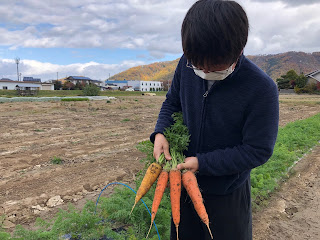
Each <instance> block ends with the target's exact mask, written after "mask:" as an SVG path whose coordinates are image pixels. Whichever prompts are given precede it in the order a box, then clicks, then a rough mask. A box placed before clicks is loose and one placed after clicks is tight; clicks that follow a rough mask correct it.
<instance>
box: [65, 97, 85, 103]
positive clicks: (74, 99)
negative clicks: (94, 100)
mask: <svg viewBox="0 0 320 240" xmlns="http://www.w3.org/2000/svg"><path fill="white" fill-rule="evenodd" d="M61 101H62V102H78V101H89V98H72V97H68V98H61Z"/></svg>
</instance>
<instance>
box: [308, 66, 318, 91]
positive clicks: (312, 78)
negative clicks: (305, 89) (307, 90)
mask: <svg viewBox="0 0 320 240" xmlns="http://www.w3.org/2000/svg"><path fill="white" fill-rule="evenodd" d="M305 76H306V77H307V84H312V83H314V84H316V85H317V88H318V89H319V90H320V70H316V71H313V72H311V73H308V74H305Z"/></svg>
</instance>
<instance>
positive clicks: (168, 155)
mask: <svg viewBox="0 0 320 240" xmlns="http://www.w3.org/2000/svg"><path fill="white" fill-rule="evenodd" d="M163 154H164V157H165V158H166V159H167V160H171V159H172V158H171V155H170V152H169V146H164V147H163Z"/></svg>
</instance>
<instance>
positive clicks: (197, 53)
mask: <svg viewBox="0 0 320 240" xmlns="http://www.w3.org/2000/svg"><path fill="white" fill-rule="evenodd" d="M248 31H249V23H248V18H247V15H246V13H245V11H244V10H243V8H242V7H241V6H240V5H239V4H238V3H236V2H235V1H223V0H199V1H197V2H196V3H194V4H193V5H192V7H191V8H190V9H189V11H188V12H187V14H186V16H185V18H184V20H183V23H182V28H181V38H182V48H183V52H184V55H185V56H186V58H187V59H188V60H189V61H191V63H192V64H193V65H194V66H197V67H203V66H204V64H210V65H221V64H230V65H231V64H232V63H234V62H235V61H236V60H237V59H238V57H239V55H240V54H241V51H242V50H243V48H244V47H245V45H246V43H247V39H248Z"/></svg>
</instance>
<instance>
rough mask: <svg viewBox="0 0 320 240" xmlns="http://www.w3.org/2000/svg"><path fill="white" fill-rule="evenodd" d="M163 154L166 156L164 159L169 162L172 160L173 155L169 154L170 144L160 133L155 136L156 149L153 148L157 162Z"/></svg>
mask: <svg viewBox="0 0 320 240" xmlns="http://www.w3.org/2000/svg"><path fill="white" fill-rule="evenodd" d="M161 153H163V154H164V157H165V158H166V159H167V160H171V155H170V152H169V143H168V141H167V139H166V137H165V136H164V135H163V134H161V133H158V134H156V136H155V139H154V147H153V156H154V157H155V159H156V160H158V158H159V156H160V155H161Z"/></svg>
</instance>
